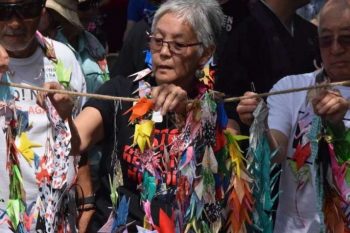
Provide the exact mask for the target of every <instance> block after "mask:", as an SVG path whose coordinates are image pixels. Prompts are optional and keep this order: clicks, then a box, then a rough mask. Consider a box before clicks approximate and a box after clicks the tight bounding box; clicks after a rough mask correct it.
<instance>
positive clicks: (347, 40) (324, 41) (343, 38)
mask: <svg viewBox="0 0 350 233" xmlns="http://www.w3.org/2000/svg"><path fill="white" fill-rule="evenodd" d="M334 41H336V42H337V43H338V44H339V45H340V46H342V47H345V48H349V47H350V35H340V36H321V37H320V38H319V44H320V47H321V48H329V47H331V46H332V45H333V43H334Z"/></svg>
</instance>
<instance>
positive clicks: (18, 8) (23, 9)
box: [0, 0, 45, 21]
mask: <svg viewBox="0 0 350 233" xmlns="http://www.w3.org/2000/svg"><path fill="white" fill-rule="evenodd" d="M44 6H45V0H33V1H30V2H28V1H26V2H21V3H0V21H7V20H10V19H11V18H12V17H13V15H14V14H17V16H18V17H20V18H22V19H32V18H36V17H39V16H40V14H41V10H42V9H43V7H44Z"/></svg>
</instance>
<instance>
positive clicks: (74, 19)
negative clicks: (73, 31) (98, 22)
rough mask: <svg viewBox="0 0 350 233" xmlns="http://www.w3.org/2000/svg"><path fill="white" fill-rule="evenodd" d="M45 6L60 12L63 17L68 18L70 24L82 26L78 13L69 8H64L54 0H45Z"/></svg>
mask: <svg viewBox="0 0 350 233" xmlns="http://www.w3.org/2000/svg"><path fill="white" fill-rule="evenodd" d="M45 7H46V8H49V9H52V10H54V11H56V12H57V13H58V14H60V15H61V16H62V17H63V18H65V19H66V20H68V22H70V23H71V24H73V25H74V26H75V27H77V28H84V26H83V24H82V23H81V22H80V19H79V16H78V13H77V12H75V11H72V10H70V9H67V8H64V7H62V6H61V5H59V4H58V3H56V2H55V1H46V4H45Z"/></svg>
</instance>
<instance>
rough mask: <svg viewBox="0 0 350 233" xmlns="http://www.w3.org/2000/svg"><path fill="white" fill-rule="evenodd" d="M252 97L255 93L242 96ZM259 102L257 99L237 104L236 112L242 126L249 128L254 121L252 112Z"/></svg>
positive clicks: (245, 100) (244, 100)
mask: <svg viewBox="0 0 350 233" xmlns="http://www.w3.org/2000/svg"><path fill="white" fill-rule="evenodd" d="M253 95H256V93H254V92H246V93H244V96H253ZM259 102H260V100H259V99H258V98H251V99H243V100H241V101H240V102H239V104H238V106H237V108H236V111H237V113H238V115H239V118H240V119H241V121H242V122H243V123H244V124H246V125H248V126H250V125H251V124H252V123H253V120H254V116H253V112H254V111H255V109H256V107H257V106H258V104H259Z"/></svg>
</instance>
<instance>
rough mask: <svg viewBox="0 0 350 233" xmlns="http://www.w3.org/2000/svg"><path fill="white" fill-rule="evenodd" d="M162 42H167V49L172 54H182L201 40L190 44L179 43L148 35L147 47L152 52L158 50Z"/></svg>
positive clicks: (160, 48) (199, 43) (161, 46)
mask: <svg viewBox="0 0 350 233" xmlns="http://www.w3.org/2000/svg"><path fill="white" fill-rule="evenodd" d="M164 43H166V44H168V48H169V51H170V52H171V53H174V54H182V53H184V52H186V49H187V48H188V47H192V46H197V45H202V44H203V43H202V42H196V43H191V44H185V43H180V42H176V41H166V40H163V39H162V38H158V37H155V36H152V35H151V36H149V47H150V49H151V51H152V52H159V51H160V50H162V48H163V45H164Z"/></svg>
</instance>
